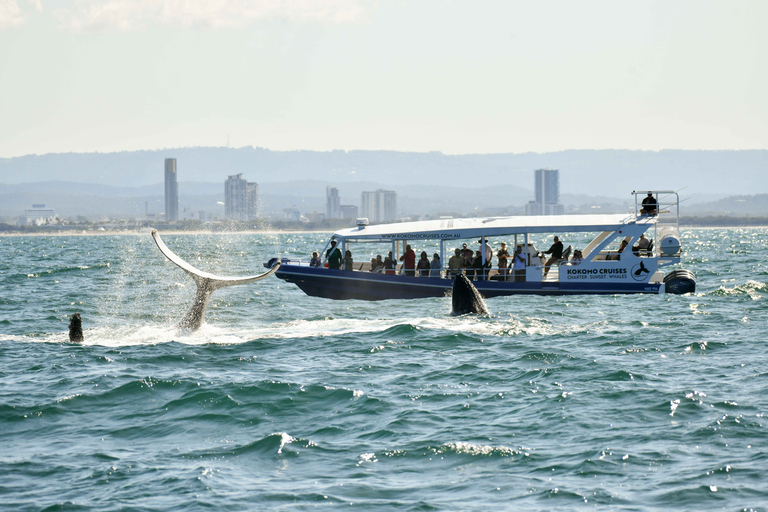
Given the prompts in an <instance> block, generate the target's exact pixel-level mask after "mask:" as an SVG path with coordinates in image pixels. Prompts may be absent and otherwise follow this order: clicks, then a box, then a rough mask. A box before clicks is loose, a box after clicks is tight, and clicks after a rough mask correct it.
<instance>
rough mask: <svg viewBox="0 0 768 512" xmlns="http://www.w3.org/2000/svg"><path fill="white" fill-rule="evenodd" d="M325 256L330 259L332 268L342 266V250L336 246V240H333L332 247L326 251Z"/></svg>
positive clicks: (329, 266)
mask: <svg viewBox="0 0 768 512" xmlns="http://www.w3.org/2000/svg"><path fill="white" fill-rule="evenodd" d="M325 257H326V258H327V259H328V268H329V269H330V270H338V269H339V267H341V260H342V257H341V251H340V250H339V248H338V247H336V240H331V248H330V249H328V250H327V251H326V252H325Z"/></svg>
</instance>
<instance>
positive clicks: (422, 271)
mask: <svg viewBox="0 0 768 512" xmlns="http://www.w3.org/2000/svg"><path fill="white" fill-rule="evenodd" d="M416 268H417V269H418V270H419V276H420V277H429V269H430V268H432V267H430V264H429V256H427V251H421V258H420V259H419V262H418V263H417V264H416Z"/></svg>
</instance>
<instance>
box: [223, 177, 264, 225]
mask: <svg viewBox="0 0 768 512" xmlns="http://www.w3.org/2000/svg"><path fill="white" fill-rule="evenodd" d="M258 214H259V185H258V184H257V183H249V182H248V181H246V180H245V179H243V175H242V173H241V174H234V175H232V176H229V177H228V178H227V181H226V182H225V183H224V216H225V217H227V218H228V219H233V220H254V219H256V218H257V217H258Z"/></svg>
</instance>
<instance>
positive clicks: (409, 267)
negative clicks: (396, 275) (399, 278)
mask: <svg viewBox="0 0 768 512" xmlns="http://www.w3.org/2000/svg"><path fill="white" fill-rule="evenodd" d="M400 261H402V262H403V268H404V269H405V275H407V276H411V277H414V276H415V275H416V253H415V252H413V249H411V246H410V245H406V246H405V254H403V255H402V256H400Z"/></svg>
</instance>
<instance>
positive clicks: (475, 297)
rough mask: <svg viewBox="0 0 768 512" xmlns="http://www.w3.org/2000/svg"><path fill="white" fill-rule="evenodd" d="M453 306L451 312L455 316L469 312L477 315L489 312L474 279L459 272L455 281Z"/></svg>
mask: <svg viewBox="0 0 768 512" xmlns="http://www.w3.org/2000/svg"><path fill="white" fill-rule="evenodd" d="M451 306H452V308H451V314H452V315H454V316H458V315H466V314H469V313H474V314H476V315H487V314H488V308H486V307H485V301H484V300H483V296H482V295H480V292H478V291H477V288H475V285H473V284H472V281H470V280H469V279H468V278H467V276H465V275H464V274H459V275H458V276H456V279H454V281H453V292H452V294H451Z"/></svg>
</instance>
